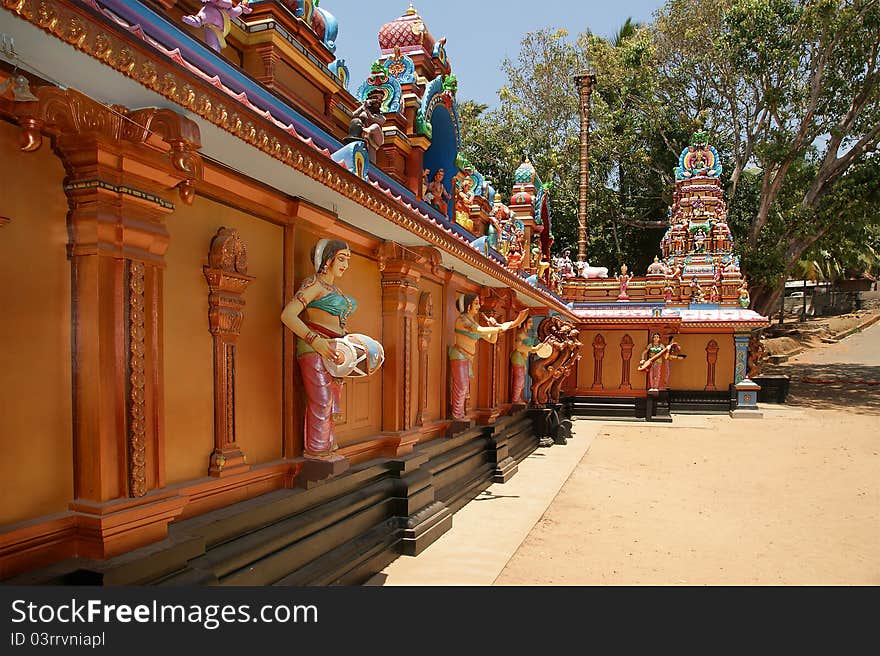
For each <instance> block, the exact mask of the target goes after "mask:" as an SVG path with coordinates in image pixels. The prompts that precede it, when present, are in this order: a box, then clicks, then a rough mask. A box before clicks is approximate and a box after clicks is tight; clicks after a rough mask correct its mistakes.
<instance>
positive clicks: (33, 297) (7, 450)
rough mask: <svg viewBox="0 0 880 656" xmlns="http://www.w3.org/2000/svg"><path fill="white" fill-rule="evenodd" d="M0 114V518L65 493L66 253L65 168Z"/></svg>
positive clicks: (41, 508) (32, 510)
mask: <svg viewBox="0 0 880 656" xmlns="http://www.w3.org/2000/svg"><path fill="white" fill-rule="evenodd" d="M18 140H19V129H18V128H17V127H16V126H13V125H12V124H10V123H6V122H3V121H0V170H3V171H6V172H9V173H12V175H11V176H10V177H9V178H7V180H6V182H5V183H4V185H5V188H4V193H3V194H2V200H0V215H2V216H4V217H6V218H9V219H11V221H10V222H9V223H8V224H6V225H4V226H0V280H2V281H3V284H2V285H0V307H2V308H3V313H4V320H3V321H0V389H2V390H3V392H2V394H0V440H2V443H3V456H4V457H3V459H2V460H0V498H2V499H4V503H3V504H2V505H0V525H2V524H9V523H12V522H18V521H21V520H24V519H28V518H31V517H35V516H38V515H44V514H49V513H56V512H61V511H63V510H66V508H67V503H68V502H69V501H70V499H72V498H73V497H74V490H73V464H72V461H73V426H72V415H71V412H72V411H71V407H72V403H71V385H72V383H71V331H70V326H71V312H70V298H71V296H70V294H71V292H70V285H71V274H70V262H69V261H68V259H67V251H66V247H67V242H68V236H67V221H66V216H67V199H66V197H65V195H64V191H63V189H62V183H63V179H64V169H63V167H62V166H61V162H60V161H59V160H58V159H57V158H56V157H55V155H54V154H53V153H52V150H51V149H50V148H49V147H48V145H45V146H43V148H42V149H40V150H39V151H37V152H35V153H30V154H25V153H22V152H21V151H20V150H19V141H18Z"/></svg>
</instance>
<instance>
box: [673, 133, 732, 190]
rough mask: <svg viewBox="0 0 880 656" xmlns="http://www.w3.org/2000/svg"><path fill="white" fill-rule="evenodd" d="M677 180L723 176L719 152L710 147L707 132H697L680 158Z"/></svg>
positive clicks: (676, 169) (676, 171)
mask: <svg viewBox="0 0 880 656" xmlns="http://www.w3.org/2000/svg"><path fill="white" fill-rule="evenodd" d="M674 172H675V179H676V180H687V179H690V178H695V177H701V176H702V177H710V178H717V177H719V176H720V175H721V162H720V160H719V158H718V151H716V150H715V148H714V146H710V145H709V143H708V138H707V135H706V133H705V132H696V133H695V134H694V136H693V139H691V145H690V146H688V147H687V148H685V149H684V150H683V151H682V153H681V155H680V156H679V158H678V166H677V167H676V168H675V171H674Z"/></svg>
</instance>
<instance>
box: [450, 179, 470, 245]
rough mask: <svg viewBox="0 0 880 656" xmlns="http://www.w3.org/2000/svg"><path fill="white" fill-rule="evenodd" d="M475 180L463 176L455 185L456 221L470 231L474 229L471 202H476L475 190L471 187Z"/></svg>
mask: <svg viewBox="0 0 880 656" xmlns="http://www.w3.org/2000/svg"><path fill="white" fill-rule="evenodd" d="M473 185H474V181H473V180H472V179H471V178H462V179H461V181H460V182H458V183H457V184H456V185H455V205H454V213H455V222H456V223H457V224H458V225H460V226H462V227H464V228H465V229H467V230H468V231H470V232H473V231H474V221H473V219H471V203H473V202H474V192H473V191H471V188H472V187H473Z"/></svg>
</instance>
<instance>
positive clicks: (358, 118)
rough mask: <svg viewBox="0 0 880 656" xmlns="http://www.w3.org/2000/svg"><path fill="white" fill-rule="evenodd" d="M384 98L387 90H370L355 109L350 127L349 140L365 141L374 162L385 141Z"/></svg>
mask: <svg viewBox="0 0 880 656" xmlns="http://www.w3.org/2000/svg"><path fill="white" fill-rule="evenodd" d="M384 98H385V92H384V91H382V90H381V89H373V90H372V91H370V92H369V93H368V94H367V97H366V99H365V100H364V101H363V102H362V103H361V104H360V105H358V107H357V109H355V110H354V113H353V114H352V116H351V123H350V124H349V127H348V138H349V140H360V141H363V142H365V143H366V144H367V149H368V151H369V153H370V161H371V162H373V163H374V164H375V162H376V153H377V152H378V151H379V148H381V147H382V144H384V143H385V133H384V132H382V125H383V124H384V123H385V117H384V116H382V101H383V100H384Z"/></svg>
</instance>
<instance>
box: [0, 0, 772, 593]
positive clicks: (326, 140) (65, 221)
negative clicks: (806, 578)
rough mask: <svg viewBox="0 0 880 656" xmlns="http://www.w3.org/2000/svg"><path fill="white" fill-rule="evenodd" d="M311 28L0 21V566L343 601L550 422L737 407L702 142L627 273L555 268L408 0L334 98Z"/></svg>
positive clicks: (122, 1) (13, 7)
mask: <svg viewBox="0 0 880 656" xmlns="http://www.w3.org/2000/svg"><path fill="white" fill-rule="evenodd" d="M331 12H332V6H331V3H329V2H328V3H327V6H326V7H325V6H324V4H323V3H322V4H321V5H320V6H319V4H318V2H313V1H312V0H251V1H250V2H248V1H247V0H240V1H237V0H202V1H197V0H143V1H140V2H131V1H128V0H85V1H82V0H55V1H53V2H44V1H42V0H11V1H10V0H8V1H5V2H3V3H0V35H2V38H0V90H2V93H0V165H2V167H3V170H4V172H5V174H6V178H7V181H9V182H11V184H12V186H11V187H10V192H9V193H6V194H4V196H3V202H2V206H0V215H2V216H0V261H2V262H3V263H4V267H5V268H4V272H5V275H4V281H5V284H4V285H3V288H2V291H0V298H2V303H3V306H4V307H5V308H6V313H7V321H4V322H3V325H2V328H0V363H2V366H0V380H2V383H3V388H4V390H5V393H4V396H3V409H2V412H0V436H2V439H3V444H4V446H5V452H6V457H5V458H4V459H3V462H2V464H0V486H2V498H3V499H4V500H5V503H4V504H3V507H2V510H0V580H4V581H10V582H16V583H32V584H63V583H76V584H98V585H101V584H103V585H120V584H122V585H125V584H138V585H152V584H163V585H193V584H198V585H272V584H278V585H328V584H343V585H347V584H358V583H360V582H362V581H364V580H366V579H367V578H369V577H370V576H372V575H373V574H375V573H376V572H378V571H380V570H381V569H382V568H383V567H384V566H385V565H387V564H388V563H389V562H391V561H392V560H394V559H395V558H398V557H400V556H417V555H418V554H419V553H420V552H422V551H423V550H424V549H426V548H428V547H429V546H430V545H431V544H432V543H433V542H434V541H435V540H437V539H438V537H440V536H441V535H442V534H443V533H444V532H445V531H447V530H448V529H449V528H450V526H451V525H452V523H453V521H454V514H455V512H456V511H457V510H458V509H460V508H461V507H462V506H464V505H465V504H467V503H468V502H470V501H471V500H472V499H474V498H475V497H476V496H477V495H478V494H479V493H480V492H481V491H482V490H484V489H486V487H488V486H489V485H490V484H492V483H493V482H498V483H503V482H505V481H507V480H509V479H510V478H511V477H512V476H515V475H516V473H517V471H518V468H519V467H520V465H521V463H522V461H523V460H524V459H525V458H526V457H527V456H528V455H529V454H531V453H533V452H534V451H535V450H536V449H538V448H541V447H550V446H552V445H559V444H565V442H566V441H567V440H568V439H571V438H572V434H571V421H572V420H571V417H572V416H577V415H582V416H590V415H601V416H606V415H609V414H615V413H616V414H622V415H623V416H631V417H633V418H644V419H646V420H651V421H663V420H664V419H666V418H668V415H669V413H670V412H674V411H675V410H677V409H703V410H708V411H724V412H728V411H729V412H731V413H734V414H740V415H744V416H756V415H757V414H759V412H758V411H757V408H756V406H755V403H754V399H755V392H754V384H753V383H751V381H749V379H748V378H747V376H746V362H747V346H748V342H749V337H750V335H751V334H752V331H754V330H755V329H756V328H760V327H762V326H764V325H766V319H765V318H764V317H761V316H759V315H757V314H756V313H754V312H753V311H751V310H749V309H748V287H747V284H746V281H745V279H744V278H743V276H742V273H741V271H740V269H739V263H738V259H737V256H736V252H735V244H734V240H733V237H732V235H731V233H730V230H729V228H728V226H727V223H726V208H725V204H724V199H723V195H722V190H721V186H720V182H719V178H718V176H719V174H720V172H721V158H720V157H719V155H718V153H717V152H716V151H715V150H714V148H712V147H711V146H710V145H709V144H708V142H707V137H706V135H700V134H698V135H696V136H695V138H694V142H693V144H692V145H691V146H690V147H689V148H687V149H686V150H685V152H683V153H682V157H681V160H680V162H679V167H678V169H676V178H677V180H676V183H675V199H674V203H673V206H672V208H671V210H670V216H669V230H668V231H667V233H666V235H665V236H664V238H663V240H662V243H661V244H660V245H659V249H658V254H657V258H656V260H655V262H654V264H653V265H652V266H651V267H650V268H649V269H648V271H647V272H645V275H644V276H641V277H634V276H633V275H632V273H631V272H629V271H627V270H626V269H625V268H624V267H621V269H620V270H619V271H612V272H609V271H608V270H607V269H603V268H601V267H589V266H586V263H585V262H584V261H581V260H579V261H578V262H577V264H574V263H572V262H571V261H570V259H568V258H565V257H557V258H554V257H553V256H552V255H551V249H552V248H556V249H557V250H558V248H559V246H560V245H558V244H557V245H555V246H554V244H553V238H552V236H551V234H552V229H551V224H552V220H553V218H552V211H551V202H550V193H549V186H548V185H545V184H544V183H543V182H542V180H541V177H540V174H539V171H537V170H536V168H535V166H534V165H533V164H532V162H531V161H529V158H528V157H526V156H524V157H523V161H522V163H521V165H520V166H519V168H517V169H516V170H514V171H511V172H510V175H511V179H512V181H513V191H512V194H511V196H510V198H506V197H504V198H502V197H501V195H500V194H499V193H498V192H497V191H496V189H495V188H494V187H493V185H492V181H491V180H487V179H486V178H485V176H484V175H483V174H481V173H480V171H479V167H478V166H477V165H475V164H473V163H471V162H469V161H467V159H466V158H465V157H463V155H462V153H461V124H460V116H459V111H458V99H457V92H458V82H457V77H456V75H455V73H454V68H453V63H452V61H451V60H450V57H449V55H448V54H447V50H446V39H445V38H443V37H440V38H438V37H436V36H435V35H433V34H432V33H431V31H430V30H429V28H428V25H427V24H426V22H425V20H424V19H423V18H422V16H421V15H420V14H419V12H418V10H417V9H416V8H415V7H414V6H413V5H410V6H409V7H408V8H407V9H406V10H405V11H404V12H403V13H402V14H401V15H400V16H399V17H397V18H393V17H389V19H391V20H389V21H388V22H386V23H385V24H384V25H383V26H382V27H381V29H380V30H379V33H378V35H377V41H378V43H377V45H378V48H377V52H376V59H375V61H374V62H373V63H372V66H371V70H370V73H369V75H368V76H367V78H366V79H364V80H352V79H351V74H350V71H349V68H348V66H347V65H346V62H345V59H344V58H343V56H342V55H343V54H344V50H345V47H344V29H343V28H344V27H345V26H341V25H339V21H337V19H336V18H335V17H334V15H333V14H332V13H331ZM594 255H595V254H594ZM640 353H641V354H642V355H641V356H640V355H639V354H640Z"/></svg>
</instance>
